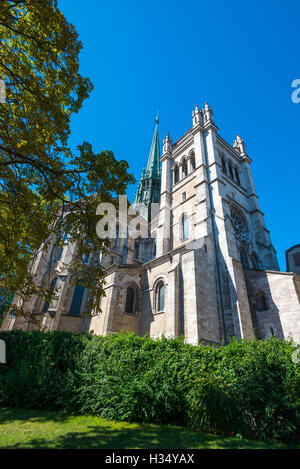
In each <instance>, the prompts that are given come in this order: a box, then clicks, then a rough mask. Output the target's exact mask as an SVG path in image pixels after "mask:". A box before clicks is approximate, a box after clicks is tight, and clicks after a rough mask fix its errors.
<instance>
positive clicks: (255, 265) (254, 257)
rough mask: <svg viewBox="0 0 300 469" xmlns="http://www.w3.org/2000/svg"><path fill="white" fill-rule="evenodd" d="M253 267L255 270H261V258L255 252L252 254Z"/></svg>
mask: <svg viewBox="0 0 300 469" xmlns="http://www.w3.org/2000/svg"><path fill="white" fill-rule="evenodd" d="M252 268H253V269H254V270H259V259H258V257H257V254H256V253H255V252H254V253H253V254H252Z"/></svg>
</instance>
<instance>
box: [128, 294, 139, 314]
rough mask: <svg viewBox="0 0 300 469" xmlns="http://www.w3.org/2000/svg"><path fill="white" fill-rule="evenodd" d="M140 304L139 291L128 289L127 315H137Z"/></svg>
mask: <svg viewBox="0 0 300 469" xmlns="http://www.w3.org/2000/svg"><path fill="white" fill-rule="evenodd" d="M137 304H138V295H137V291H136V289H135V288H133V287H128V288H127V291H126V303H125V313H127V314H136V312H137Z"/></svg>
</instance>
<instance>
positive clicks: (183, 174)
mask: <svg viewBox="0 0 300 469" xmlns="http://www.w3.org/2000/svg"><path fill="white" fill-rule="evenodd" d="M187 173H188V167H187V161H186V159H184V160H183V163H182V177H185V176H187Z"/></svg>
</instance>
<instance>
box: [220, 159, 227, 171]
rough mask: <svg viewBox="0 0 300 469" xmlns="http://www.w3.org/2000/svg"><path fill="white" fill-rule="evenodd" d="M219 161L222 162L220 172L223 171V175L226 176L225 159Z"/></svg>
mask: <svg viewBox="0 0 300 469" xmlns="http://www.w3.org/2000/svg"><path fill="white" fill-rule="evenodd" d="M221 161H222V171H223V173H224V174H227V168H226V161H225V158H224V157H223V156H222V158H221Z"/></svg>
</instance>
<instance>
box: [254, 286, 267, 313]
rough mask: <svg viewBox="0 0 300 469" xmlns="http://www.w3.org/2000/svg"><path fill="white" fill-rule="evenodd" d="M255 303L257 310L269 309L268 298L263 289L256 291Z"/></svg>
mask: <svg viewBox="0 0 300 469" xmlns="http://www.w3.org/2000/svg"><path fill="white" fill-rule="evenodd" d="M255 303H256V310H257V311H266V310H267V309H268V303H267V298H266V295H265V293H264V292H263V291H259V292H257V293H256V297H255Z"/></svg>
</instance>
